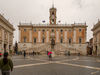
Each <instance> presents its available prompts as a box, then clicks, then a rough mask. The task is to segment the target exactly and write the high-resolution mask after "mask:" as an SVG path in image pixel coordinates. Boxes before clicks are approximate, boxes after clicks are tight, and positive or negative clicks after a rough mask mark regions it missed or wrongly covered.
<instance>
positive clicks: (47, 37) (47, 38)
mask: <svg viewBox="0 0 100 75" xmlns="http://www.w3.org/2000/svg"><path fill="white" fill-rule="evenodd" d="M46 34H47V36H46V42H49V31H47V32H46Z"/></svg>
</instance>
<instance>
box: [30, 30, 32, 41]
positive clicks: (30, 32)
mask: <svg viewBox="0 0 100 75" xmlns="http://www.w3.org/2000/svg"><path fill="white" fill-rule="evenodd" d="M30 42H32V30H31V29H30Z"/></svg>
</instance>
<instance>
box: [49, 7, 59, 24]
mask: <svg viewBox="0 0 100 75" xmlns="http://www.w3.org/2000/svg"><path fill="white" fill-rule="evenodd" d="M56 11H57V10H56V8H54V5H52V8H50V11H49V12H50V17H49V21H50V24H51V25H55V24H56V18H57V17H56Z"/></svg>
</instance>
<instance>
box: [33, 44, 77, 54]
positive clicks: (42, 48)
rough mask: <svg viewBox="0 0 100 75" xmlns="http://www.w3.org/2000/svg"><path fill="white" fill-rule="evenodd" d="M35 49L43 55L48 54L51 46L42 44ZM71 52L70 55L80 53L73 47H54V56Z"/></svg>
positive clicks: (63, 45)
mask: <svg viewBox="0 0 100 75" xmlns="http://www.w3.org/2000/svg"><path fill="white" fill-rule="evenodd" d="M33 49H34V50H35V51H37V52H40V53H41V54H46V52H47V51H50V50H51V45H50V44H41V45H37V47H33ZM68 51H70V53H72V54H74V53H78V52H79V51H78V50H75V48H73V47H70V48H69V47H68V46H67V45H66V44H56V45H55V46H54V50H53V52H54V54H56V55H64V54H65V53H66V52H68Z"/></svg>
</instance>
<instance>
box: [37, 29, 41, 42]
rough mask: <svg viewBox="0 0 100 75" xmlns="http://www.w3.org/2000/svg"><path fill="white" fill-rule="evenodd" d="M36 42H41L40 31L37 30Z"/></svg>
mask: <svg viewBox="0 0 100 75" xmlns="http://www.w3.org/2000/svg"><path fill="white" fill-rule="evenodd" d="M38 42H39V43H40V42H41V31H38Z"/></svg>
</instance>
